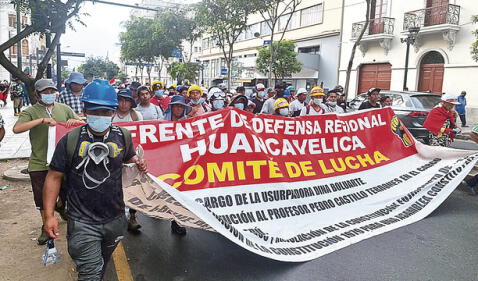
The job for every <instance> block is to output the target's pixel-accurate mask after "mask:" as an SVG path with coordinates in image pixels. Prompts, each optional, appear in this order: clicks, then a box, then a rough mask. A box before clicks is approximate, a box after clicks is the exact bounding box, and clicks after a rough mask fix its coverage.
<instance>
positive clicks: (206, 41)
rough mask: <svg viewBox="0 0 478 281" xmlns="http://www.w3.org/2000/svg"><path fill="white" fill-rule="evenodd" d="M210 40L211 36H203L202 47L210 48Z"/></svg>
mask: <svg viewBox="0 0 478 281" xmlns="http://www.w3.org/2000/svg"><path fill="white" fill-rule="evenodd" d="M208 40H209V38H203V39H202V48H203V50H206V49H209V47H208Z"/></svg>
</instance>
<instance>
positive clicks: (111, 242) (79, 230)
mask: <svg viewBox="0 0 478 281" xmlns="http://www.w3.org/2000/svg"><path fill="white" fill-rule="evenodd" d="M127 226H128V222H127V221H126V216H125V215H122V216H119V217H118V218H116V219H114V220H113V221H111V222H108V223H106V224H86V223H81V222H78V221H74V220H68V234H67V240H68V253H69V254H70V256H71V258H72V259H73V261H74V262H75V264H76V267H77V272H78V281H100V280H102V279H103V275H104V273H105V270H106V265H107V264H108V261H109V260H110V258H111V255H112V254H113V252H114V250H115V249H116V246H117V245H118V243H119V242H120V241H121V239H123V237H124V234H125V232H126V228H127Z"/></svg>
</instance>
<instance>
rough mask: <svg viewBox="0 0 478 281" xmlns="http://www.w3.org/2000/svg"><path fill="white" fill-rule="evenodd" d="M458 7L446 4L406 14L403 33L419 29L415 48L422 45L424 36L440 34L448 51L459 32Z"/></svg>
mask: <svg viewBox="0 0 478 281" xmlns="http://www.w3.org/2000/svg"><path fill="white" fill-rule="evenodd" d="M459 23H460V6H458V5H453V4H447V5H442V6H436V7H430V8H426V9H420V10H416V11H411V12H407V13H405V15H404V21H403V33H407V32H408V30H409V29H410V28H411V27H420V32H419V34H418V41H417V42H416V43H415V48H416V49H417V48H419V47H420V46H421V44H422V40H423V37H424V35H427V34H440V33H441V34H442V35H443V39H444V40H445V41H447V42H448V49H450V50H452V49H453V47H454V46H455V40H456V34H457V32H458V31H459V30H460V25H459Z"/></svg>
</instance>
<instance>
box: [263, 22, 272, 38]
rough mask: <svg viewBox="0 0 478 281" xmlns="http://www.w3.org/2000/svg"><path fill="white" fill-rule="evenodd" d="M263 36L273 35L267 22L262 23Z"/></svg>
mask: <svg viewBox="0 0 478 281" xmlns="http://www.w3.org/2000/svg"><path fill="white" fill-rule="evenodd" d="M261 35H271V28H270V26H269V24H267V22H266V21H263V22H261Z"/></svg>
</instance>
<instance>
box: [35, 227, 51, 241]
mask: <svg viewBox="0 0 478 281" xmlns="http://www.w3.org/2000/svg"><path fill="white" fill-rule="evenodd" d="M48 239H50V237H49V236H48V233H46V231H45V230H44V229H43V225H42V226H41V234H40V236H38V238H37V242H38V245H45V244H46V242H47V241H48Z"/></svg>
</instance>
